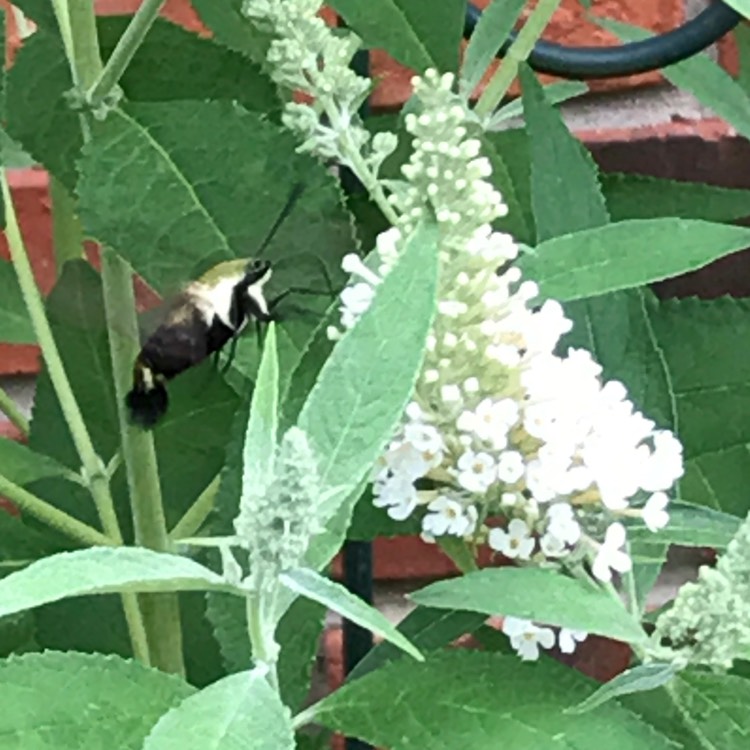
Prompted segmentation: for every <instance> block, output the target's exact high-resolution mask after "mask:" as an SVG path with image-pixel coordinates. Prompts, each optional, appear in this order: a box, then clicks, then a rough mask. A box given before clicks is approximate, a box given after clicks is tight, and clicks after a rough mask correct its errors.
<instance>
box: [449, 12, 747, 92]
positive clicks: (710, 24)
mask: <svg viewBox="0 0 750 750" xmlns="http://www.w3.org/2000/svg"><path fill="white" fill-rule="evenodd" d="M481 15H482V11H481V10H479V9H478V8H477V7H475V6H474V5H472V4H471V3H467V7H466V22H465V25H464V36H465V37H467V38H468V37H469V36H471V33H472V31H473V30H474V27H475V26H476V24H477V21H478V20H479V17H480V16H481ZM741 20H742V16H741V15H740V14H739V13H737V12H736V11H735V10H733V9H732V8H730V7H729V6H728V5H725V4H724V3H723V2H714V3H712V4H711V5H710V6H709V7H708V8H706V9H705V10H704V11H702V12H701V13H699V14H698V15H697V16H696V17H695V18H693V19H692V20H690V21H688V22H687V23H685V24H683V25H682V26H679V27H678V28H676V29H674V30H673V31H668V32H666V33H665V34H659V35H657V36H654V37H651V38H650V39H645V40H643V41H640V42H630V43H628V44H622V45H618V46H615V47H566V46H565V45H562V44H555V43H554V42H544V41H538V42H537V43H536V44H535V45H534V50H533V52H532V53H531V55H530V56H529V60H528V62H529V64H530V65H531V67H532V68H533V69H534V70H537V71H539V72H540V73H552V74H554V75H556V76H559V77H561V78H570V79H573V80H582V79H590V78H617V77H619V76H630V75H633V74H634V73H645V72H647V71H650V70H657V69H658V68H664V67H666V66H667V65H672V64H674V63H676V62H680V61H681V60H685V59H686V58H688V57H692V56H693V55H695V54H697V53H698V52H701V51H702V50H704V49H706V47H708V46H710V45H711V44H713V43H714V42H715V41H716V40H717V39H720V38H721V37H722V36H724V34H726V33H727V32H729V31H731V30H732V29H733V28H734V27H735V26H736V25H737V24H738V23H739V22H740V21H741ZM515 36H516V35H515V32H514V33H512V34H511V35H510V37H509V38H508V40H507V41H506V42H505V44H504V45H503V47H502V49H501V50H500V52H499V53H498V56H499V57H502V55H504V54H505V53H506V52H507V50H508V47H509V46H510V45H511V44H512V43H513V40H514V39H515Z"/></svg>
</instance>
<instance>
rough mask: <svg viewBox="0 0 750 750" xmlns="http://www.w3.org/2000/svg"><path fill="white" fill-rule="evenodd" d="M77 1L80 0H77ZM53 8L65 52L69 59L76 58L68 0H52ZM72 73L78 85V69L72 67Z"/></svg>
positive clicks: (75, 83)
mask: <svg viewBox="0 0 750 750" xmlns="http://www.w3.org/2000/svg"><path fill="white" fill-rule="evenodd" d="M75 1H76V2H77V1H78V0H75ZM52 8H53V10H54V11H55V18H57V25H58V27H59V29H60V37H61V38H62V41H63V47H65V54H66V56H67V58H68V60H74V59H75V51H74V48H73V29H72V27H71V23H70V15H69V13H68V0H52ZM71 73H72V74H73V83H74V85H76V86H78V84H79V80H78V71H77V70H76V69H75V68H73V67H71Z"/></svg>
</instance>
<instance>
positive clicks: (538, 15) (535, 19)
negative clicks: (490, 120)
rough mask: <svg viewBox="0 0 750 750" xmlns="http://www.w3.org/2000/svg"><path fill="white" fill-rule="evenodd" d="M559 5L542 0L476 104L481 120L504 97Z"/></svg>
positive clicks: (554, 0)
mask: <svg viewBox="0 0 750 750" xmlns="http://www.w3.org/2000/svg"><path fill="white" fill-rule="evenodd" d="M559 4H560V0H539V3H538V4H537V6H536V7H535V8H534V10H533V11H532V12H531V15H529V17H528V19H527V20H526V23H525V24H524V25H523V28H522V29H521V30H520V31H519V32H518V36H517V37H516V40H515V41H514V42H513V44H512V45H511V46H510V49H509V50H508V52H507V54H506V55H505V57H504V58H503V61H502V62H501V63H500V67H499V68H498V69H497V70H496V71H495V74H494V75H493V76H492V78H491V80H490V82H489V83H488V84H487V86H486V87H485V89H484V91H483V92H482V95H481V96H480V97H479V101H477V103H476V106H475V107H474V112H475V114H476V115H477V116H478V117H479V118H480V119H484V118H486V117H489V116H490V115H491V114H492V113H493V112H494V111H495V109H496V108H497V107H498V105H499V104H500V102H501V101H502V100H503V97H504V96H505V94H506V93H507V91H508V89H509V88H510V86H511V84H512V83H513V80H514V79H515V77H516V76H517V75H518V67H519V66H520V64H521V63H522V62H524V61H525V60H526V59H527V58H528V56H529V54H530V53H531V50H532V49H533V48H534V43H535V42H536V40H537V39H539V37H540V36H541V35H542V32H543V31H544V29H545V27H546V26H547V24H548V23H549V20H550V18H552V14H553V13H554V12H555V11H556V10H557V6H558V5H559Z"/></svg>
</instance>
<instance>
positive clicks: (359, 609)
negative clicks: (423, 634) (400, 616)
mask: <svg viewBox="0 0 750 750" xmlns="http://www.w3.org/2000/svg"><path fill="white" fill-rule="evenodd" d="M279 580H280V581H281V583H282V584H283V585H284V586H286V587H287V588H288V589H289V590H290V591H293V592H294V593H295V594H299V595H301V596H305V597H307V598H308V599H312V600H313V601H316V602H319V603H320V604H323V605H325V606H326V607H328V609H332V610H333V611H334V612H338V613H339V614H340V615H341V616H342V617H346V619H347V620H350V621H351V622H353V623H355V624H357V625H360V626H361V627H363V628H367V629H368V630H372V632H373V633H375V634H376V635H379V636H381V637H383V638H385V639H386V640H388V641H390V642H391V643H393V644H394V645H396V646H398V647H399V648H400V649H402V650H403V651H406V653H407V654H410V655H411V656H413V657H414V658H415V659H418V660H420V661H421V660H422V658H423V657H422V655H421V654H420V653H419V651H418V650H417V649H416V648H415V647H414V645H413V644H412V643H411V642H410V641H409V640H408V639H407V638H406V637H405V636H404V635H403V634H402V633H400V632H399V631H398V629H397V628H396V626H395V625H393V624H391V622H390V621H389V620H388V618H387V617H385V615H383V614H382V613H381V612H380V611H379V610H377V609H375V608H374V607H371V606H370V605H369V604H366V603H365V602H363V601H362V600H361V599H359V598H358V597H356V596H354V594H352V593H350V592H349V590H348V589H346V588H344V586H342V585H341V584H340V583H336V582H335V581H331V580H329V579H328V578H325V577H324V576H321V575H320V574H319V573H316V572H315V571H314V570H310V569H309V568H298V569H297V570H289V571H287V572H285V573H282V574H281V575H280V576H279Z"/></svg>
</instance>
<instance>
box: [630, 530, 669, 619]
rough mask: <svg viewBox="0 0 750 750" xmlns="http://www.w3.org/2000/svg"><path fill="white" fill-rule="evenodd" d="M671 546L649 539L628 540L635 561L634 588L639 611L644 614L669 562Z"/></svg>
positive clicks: (631, 557)
mask: <svg viewBox="0 0 750 750" xmlns="http://www.w3.org/2000/svg"><path fill="white" fill-rule="evenodd" d="M668 552H669V544H664V543H663V542H656V541H653V540H652V539H649V538H648V537H640V538H635V539H629V540H628V554H629V555H630V559H631V560H632V561H633V571H632V576H633V588H634V589H635V600H636V604H637V606H638V611H639V612H640V613H641V615H642V614H643V612H644V611H645V609H646V604H647V602H648V596H649V594H650V593H651V590H652V589H653V588H654V584H655V583H656V581H657V579H658V578H659V574H660V573H661V571H662V568H663V567H664V563H665V562H666V561H667V553H668Z"/></svg>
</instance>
